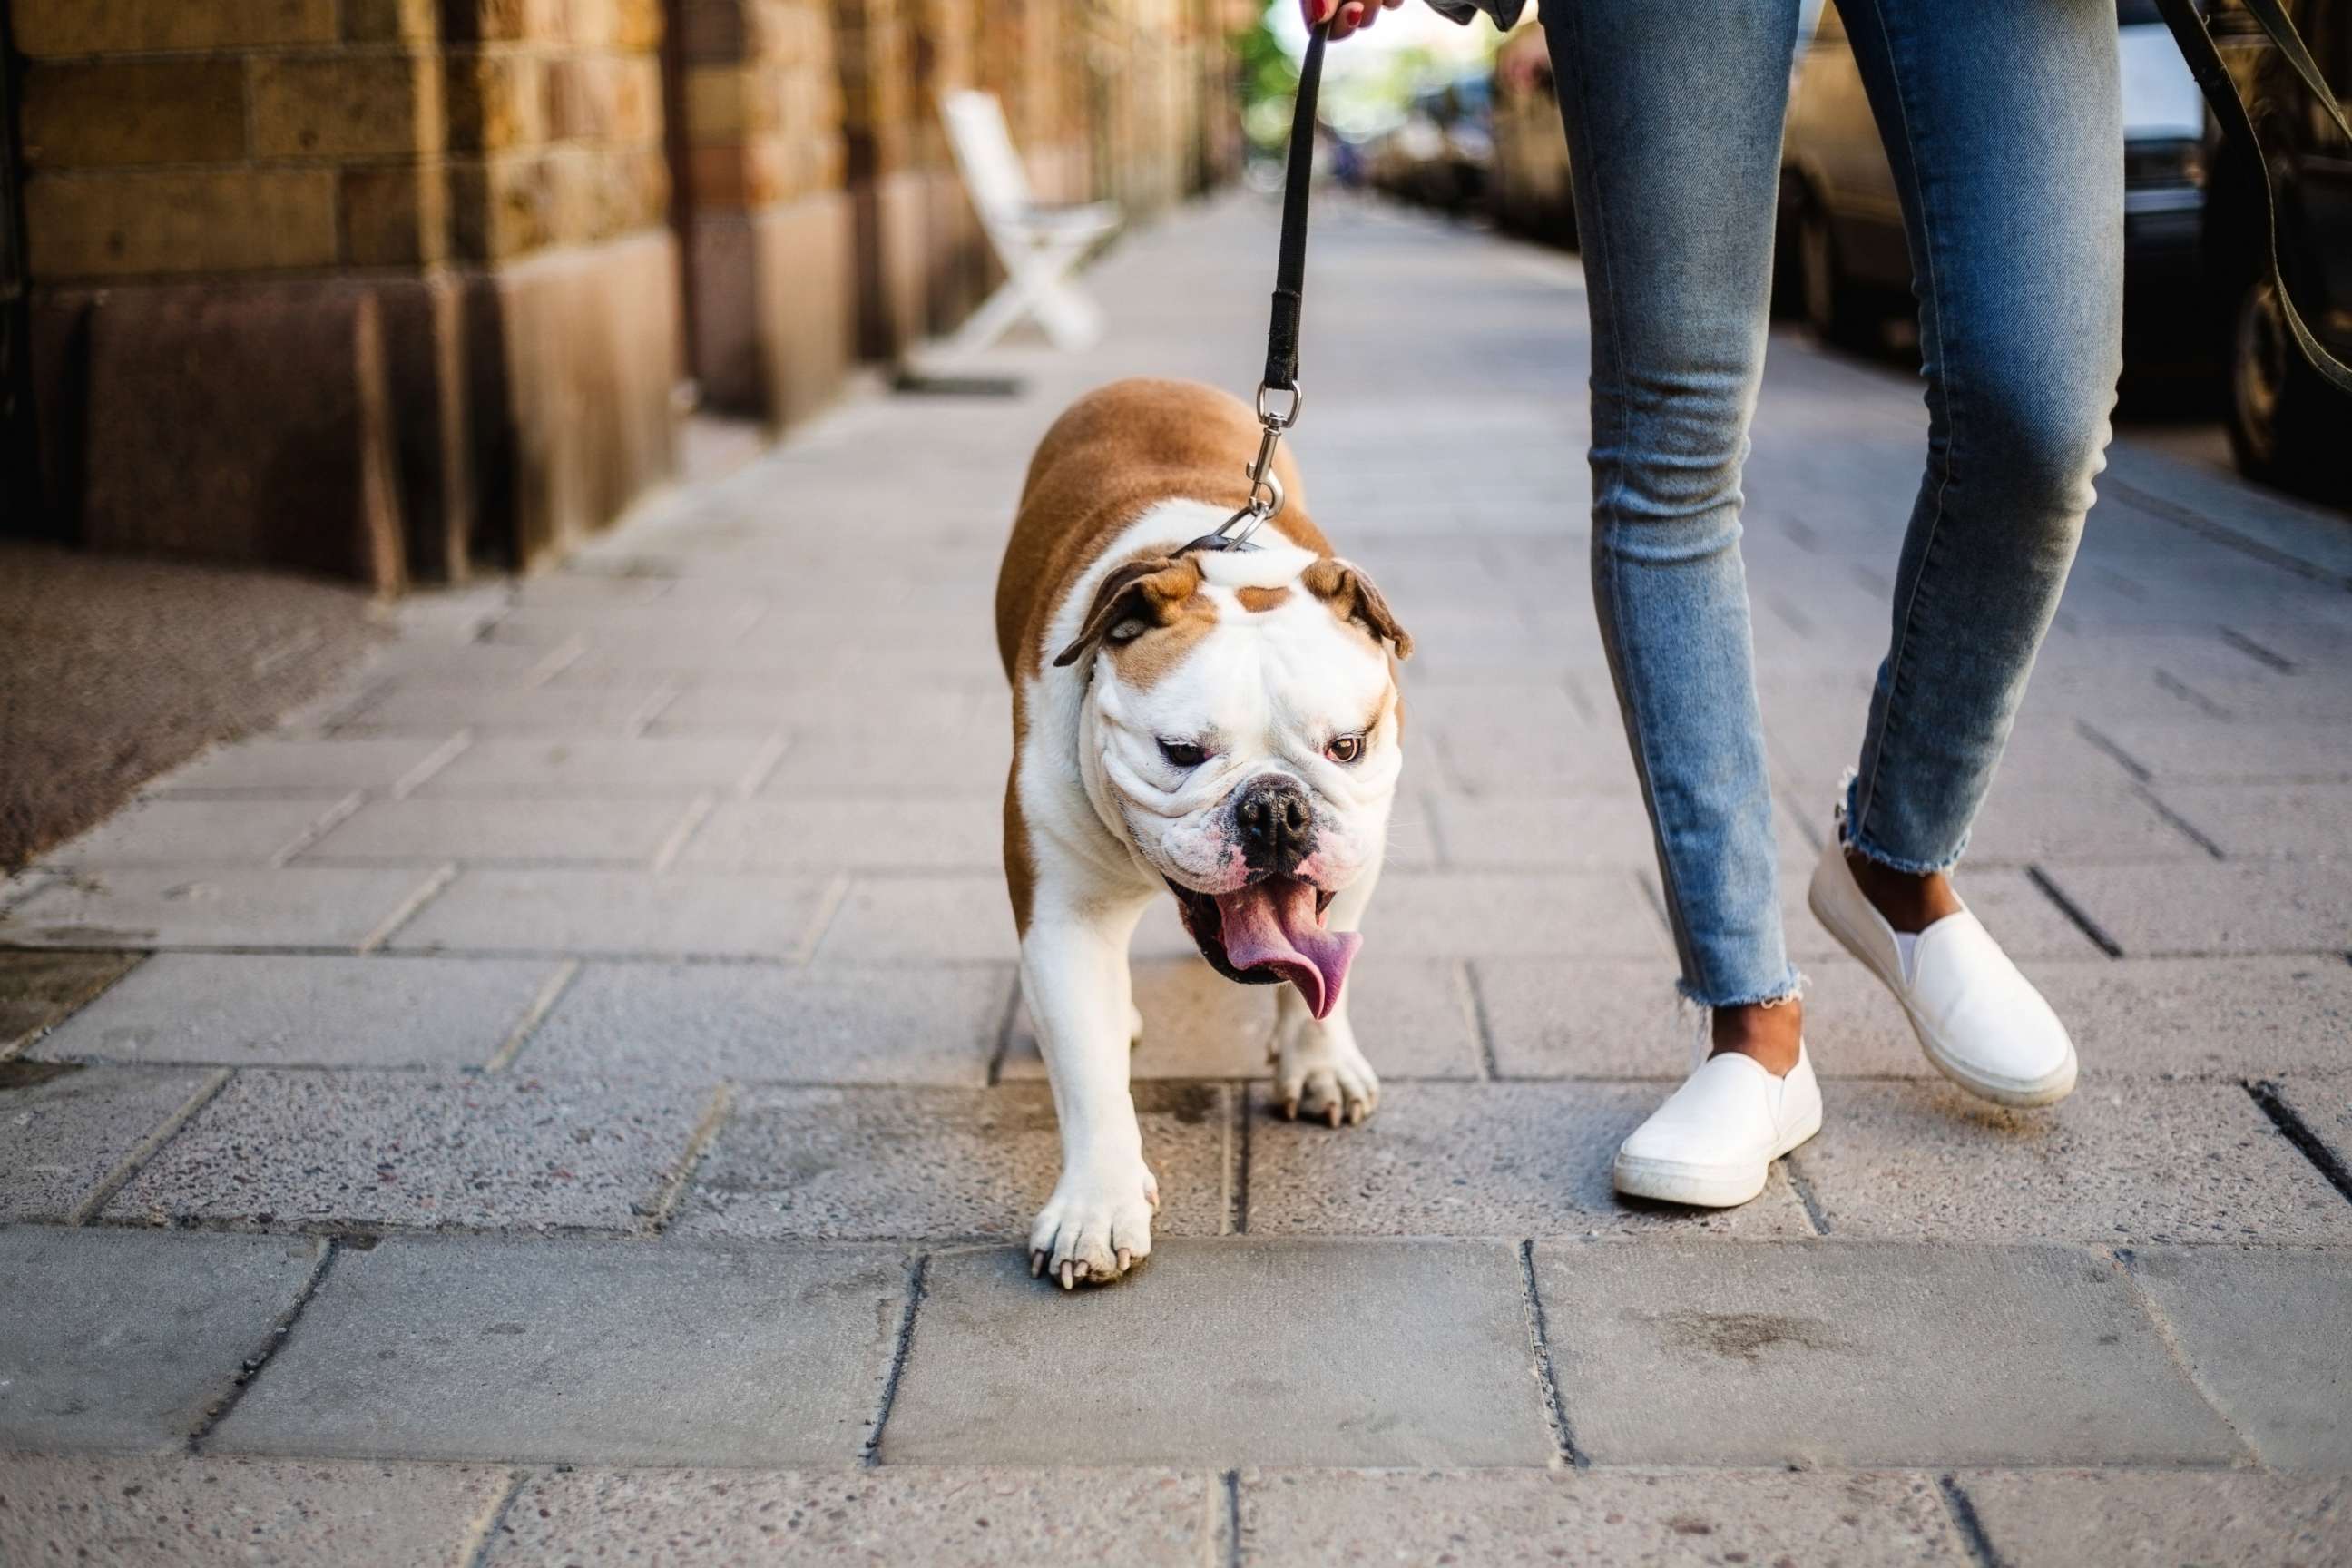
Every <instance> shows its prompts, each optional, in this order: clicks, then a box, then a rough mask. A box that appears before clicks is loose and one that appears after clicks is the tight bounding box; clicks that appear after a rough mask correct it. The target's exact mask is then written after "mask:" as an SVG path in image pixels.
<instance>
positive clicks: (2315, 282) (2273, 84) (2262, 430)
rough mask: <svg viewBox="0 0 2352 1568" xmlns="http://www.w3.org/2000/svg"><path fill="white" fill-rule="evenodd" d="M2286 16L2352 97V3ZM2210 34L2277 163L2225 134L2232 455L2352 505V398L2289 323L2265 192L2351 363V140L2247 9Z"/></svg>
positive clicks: (2333, 2)
mask: <svg viewBox="0 0 2352 1568" xmlns="http://www.w3.org/2000/svg"><path fill="white" fill-rule="evenodd" d="M2288 11H2289V13H2290V15H2291V16H2292V18H2293V20H2294V25H2295V28H2296V30H2297V31H2298V32H2300V33H2301V34H2302V35H2303V38H2304V42H2305V44H2307V45H2308V46H2310V48H2311V54H2312V58H2313V59H2314V60H2315V62H2316V63H2317V64H2318V66H2319V70H2320V74H2321V76H2323V77H2324V78H2326V82H2327V85H2328V88H2329V89H2331V90H2332V91H2333V92H2334V93H2335V94H2336V99H2337V100H2338V101H2339V102H2340V101H2342V100H2345V99H2346V98H2347V96H2352V0H2301V3H2300V4H2294V3H2290V5H2288ZM2212 27H2213V32H2214V34H2215V37H2216V41H2217V42H2218V43H2219V44H2220V46H2221V56H2222V58H2223V59H2224V61H2225V62H2226V63H2227V64H2228V65H2229V67H2230V74H2231V78H2232V79H2234V80H2235V81H2236V82H2237V84H2238V89H2239V91H2240V93H2241V94H2242V96H2243V97H2244V98H2245V100H2246V106H2247V112H2248V118H2250V119H2251V120H2252V121H2253V123H2254V131H2255V133H2256V134H2257V135H2259V136H2260V137H2261V138H2262V149H2261V153H2262V154H2263V155H2267V158H2268V160H2269V167H2268V170H2267V171H2265V169H2264V167H2263V157H2262V156H2261V155H2258V154H2257V153H2256V152H2255V150H2254V149H2252V148H2248V147H2241V146H2238V145H2236V144H2234V143H2231V142H2223V141H2222V140H2221V137H2220V135H2219V133H2218V132H2216V134H2215V136H2214V138H2213V141H2212V143H2211V163H2212V168H2213V178H2212V181H2211V184H2210V200H2209V202H2208V203H2207V205H2206V210H2205V214H2204V216H2205V228H2204V255H2203V261H2204V266H2205V268H2206V272H2207V274H2208V276H2209V277H2210V279H2212V283H2213V288H2212V290H2211V298H2212V300H2214V301H2215V303H2216V306H2217V308H2216V309H2215V310H2212V311H2211V312H2210V314H2209V315H2208V317H2207V321H2208V323H2209V324H2210V327H2211V328H2212V329H2213V335H2214V338H2215V339H2216V340H2217V343H2218V348H2219V353H2220V358H2221V363H2222V365H2223V366H2224V367H2225V376H2226V383H2227V386H2228V389H2229V395H2228V400H2227V402H2226V404H2225V405H2224V419H2225V420H2226V422H2227V424H2228V426H2229V431H2230V446H2231V451H2232V452H2233V453H2234V454H2235V455H2236V458H2237V460H2238V467H2239V468H2240V469H2241V470H2242V471H2243V472H2244V473H2245V474H2247V475H2248V476H2249V477H2251V478H2253V479H2263V480H2265V481H2268V482H2271V483H2275V484H2282V485H2286V486H2289V487H2291V488H2294V489H2305V490H2311V491H2315V492H2317V493H2323V494H2327V495H2331V496H2334V497H2344V496H2347V495H2352V450H2347V447H2352V397H2347V396H2346V395H2344V394H2343V393H2341V392H2338V391H2337V390H2336V388H2334V387H2332V386H2330V385H2328V384H2326V382H2324V381H2322V380H2320V379H2319V377H2318V376H2317V375H2316V374H2314V373H2313V372H2312V370H2311V368H2310V366H2309V365H2307V364H2306V363H2304V359H2303V356H2302V354H2301V353H2298V352H2297V350H2296V348H2295V345H2294V341H2293V339H2292V338H2291V337H2290V336H2289V335H2288V333H2287V330H2286V323H2285V321H2284V318H2283V317H2282V316H2281V315H2280V314H2279V309H2278V297H2277V295H2276V293H2275V292H2274V291H2273V289H2272V287H2271V279H2270V264H2269V263H2270V258H2269V255H2268V253H2267V250H2266V247H2265V241H2266V237H2267V236H2266V229H2265V227H2264V224H2263V191H2262V184H2261V182H2262V181H2263V178H2264V176H2265V173H2267V176H2268V178H2269V179H2270V181H2271V185H2272V189H2273V191H2274V192H2275V193H2276V199H2277V202H2278V245H2279V262H2280V265H2281V268H2282V269H2283V270H2284V272H2285V274H2286V280H2287V288H2288V289H2289V291H2290V292H2292V293H2293V294H2294V301H2295V307H2296V309H2297V310H2299V311H2300V312H2301V314H2302V316H2303V320H2304V324H2305V326H2307V327H2309V328H2310V329H2311V332H2312V335H2313V336H2314V337H2315V338H2317V339H2318V340H2319V341H2320V342H2321V343H2322V344H2323V345H2324V346H2325V347H2326V349H2327V350H2328V352H2329V353H2333V354H2334V355H2335V356H2336V358H2337V359H2339V360H2345V361H2347V362H2352V144H2347V142H2346V141H2345V139H2344V133H2343V132H2340V131H2338V130H2336V126H2335V124H2334V122H2333V121H2330V120H2329V119H2328V117H2327V115H2326V113H2325V112H2324V111H2323V110H2321V109H2320V107H2319V105H2318V104H2317V103H2316V102H2315V101H2314V100H2313V98H2312V95H2311V92H2310V89H2307V88H2305V86H2304V85H2303V81H2302V79H2300V78H2298V77H2297V76H2296V75H2295V74H2294V70H2293V69H2292V68H2290V67H2289V66H2288V65H2287V64H2286V62H2285V61H2284V59H2283V58H2280V56H2279V53H2278V51H2277V50H2276V49H2274V48H2273V47H2270V45H2269V43H2268V42H2267V40H2265V39H2264V38H2263V34H2262V30H2261V28H2260V27H2259V26H2256V25H2255V23H2254V21H2253V19H2252V17H2250V16H2247V15H2246V14H2245V12H2244V10H2243V9H2242V7H2240V6H2239V5H2236V4H2235V0H2224V3H2223V4H2221V5H2217V6H2216V7H2215V9H2214V13H2213V18H2212Z"/></svg>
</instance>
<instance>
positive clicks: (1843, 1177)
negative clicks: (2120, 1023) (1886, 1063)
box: [1791, 1079, 2352, 1244]
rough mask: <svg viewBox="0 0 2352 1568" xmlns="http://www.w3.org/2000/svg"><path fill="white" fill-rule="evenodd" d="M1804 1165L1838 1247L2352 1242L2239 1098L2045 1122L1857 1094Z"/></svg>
mask: <svg viewBox="0 0 2352 1568" xmlns="http://www.w3.org/2000/svg"><path fill="white" fill-rule="evenodd" d="M1823 1098H1824V1100H1826V1101H1827V1112H1826V1116H1825V1119H1824V1120H1823V1121H1822V1131H1821V1134H1820V1136H1819V1137H1817V1138H1815V1139H1814V1140H1813V1141H1812V1142H1810V1143H1808V1144H1806V1145H1805V1146H1804V1147H1803V1148H1802V1149H1800V1150H1798V1151H1797V1152H1796V1153H1795V1154H1794V1155H1792V1156H1791V1160H1792V1161H1793V1163H1794V1164H1795V1166H1796V1169H1797V1173H1798V1174H1799V1175H1800V1176H1801V1177H1802V1178H1803V1179H1804V1180H1805V1181H1806V1182H1807V1183H1808V1184H1810V1185H1811V1189H1812V1193H1813V1196H1814V1200H1815V1202H1816V1203H1817V1204H1818V1205H1819V1206H1820V1208H1821V1211H1822V1216H1823V1218H1824V1219H1826V1220H1827V1222H1828V1224H1829V1226H1830V1229H1831V1231H1832V1234H1834V1235H1837V1236H1840V1237H1873V1238H1899V1239H1904V1240H1914V1239H1916V1240H1927V1239H1929V1238H1933V1237H1944V1238H1948V1239H1952V1240H1967V1241H2026V1240H2050V1239H2070V1240H2080V1241H2086V1242H2099V1243H2105V1244H2121V1243H2126V1242H2144V1243H2153V1242H2168V1241H2169V1242H2189V1241H2253V1240H2260V1241H2269V1242H2300V1243H2331V1244H2345V1243H2352V1204H2347V1203H2346V1202H2345V1201H2344V1199H2343V1198H2342V1196H2341V1195H2339V1194H2337V1193H2336V1191H2335V1190H2334V1189H2333V1188H2331V1187H2329V1186H2328V1184H2327V1183H2326V1179H2325V1178H2323V1177H2322V1176H2321V1175H2320V1173H2318V1172H2317V1171H2315V1170H2314V1169H2313V1168H2312V1166H2311V1164H2310V1163H2309V1162H2308V1161H2306V1160H2305V1158H2304V1157H2303V1155H2302V1154H2301V1152H2298V1151H2297V1150H2296V1149H2295V1147H2294V1144H2292V1143H2290V1142H2287V1140H2286V1139H2285V1138H2284V1137H2282V1136H2281V1135H2280V1134H2279V1132H2278V1131H2277V1129H2276V1128H2274V1127H2273V1125H2272V1124H2271V1121H2270V1119H2269V1118H2268V1117H2266V1116H2264V1115H2263V1112H2262V1110H2261V1108H2260V1107H2258V1106H2257V1105H2255V1103H2254V1102H2253V1100H2252V1097H2251V1096H2249V1095H2248V1094H2247V1093H2246V1092H2245V1090H2244V1089H2242V1088H2240V1087H2239V1086H2237V1085H2235V1084H2226V1083H2225V1084H2211V1083H2163V1082H2149V1081H2146V1080H2129V1079H2105V1080H2101V1081H2097V1082H2086V1083H2084V1085H2082V1086H2081V1087H2080V1088H2078V1089H2076V1090H2075V1091H2074V1094H2073V1095H2072V1096H2071V1097H2070V1098H2068V1099H2067V1100H2063V1101H2062V1102H2060V1103H2059V1104H2058V1105H2056V1106H2053V1107H2051V1108H2050V1109H2048V1110H2003V1109H2001V1108H2000V1107H1999V1106H1996V1105H1992V1104H1990V1103H1988V1102H1987V1101H1984V1100H1978V1099H1976V1098H1975V1097H1974V1096H1972V1095H1969V1094H1966V1093H1964V1092H1962V1091H1961V1090H1959V1089H1954V1088H1950V1087H1948V1086H1944V1085H1931V1084H1924V1083H1922V1084H1875V1083H1856V1084H1844V1085H1840V1086H1838V1087H1837V1088H1836V1089H1835V1090H1834V1091H1833V1092H1831V1093H1828V1094H1825V1095H1824V1097H1823Z"/></svg>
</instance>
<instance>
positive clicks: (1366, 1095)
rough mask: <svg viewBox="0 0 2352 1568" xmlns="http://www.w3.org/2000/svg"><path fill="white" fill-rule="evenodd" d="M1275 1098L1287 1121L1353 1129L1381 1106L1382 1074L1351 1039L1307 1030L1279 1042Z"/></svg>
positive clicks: (1276, 1053) (1277, 1045)
mask: <svg viewBox="0 0 2352 1568" xmlns="http://www.w3.org/2000/svg"><path fill="white" fill-rule="evenodd" d="M1274 1100H1275V1103H1276V1104H1277V1105H1279V1106H1281V1107H1282V1114H1283V1118H1284V1120H1286V1121H1297V1120H1298V1118H1299V1117H1300V1116H1302V1115H1304V1116H1305V1117H1306V1118H1307V1120H1308V1121H1323V1122H1328V1123H1329V1124H1330V1125H1331V1126H1333V1127H1339V1126H1343V1125H1344V1126H1348V1127H1354V1126H1356V1125H1358V1124H1359V1123H1360V1122H1362V1121H1364V1120H1365V1119H1366V1118H1367V1117H1369V1116H1370V1115H1371V1113H1372V1112H1373V1111H1375V1110H1379V1109H1380V1108H1381V1079H1380V1075H1379V1074H1378V1073H1375V1072H1374V1071H1372V1064H1371V1063H1370V1062H1368V1061H1366V1060H1365V1059H1364V1053H1363V1052H1361V1051H1360V1050H1358V1049H1357V1048H1356V1047H1355V1046H1354V1045H1353V1044H1352V1043H1351V1042H1348V1041H1335V1040H1333V1039H1331V1038H1330V1037H1328V1035H1323V1034H1321V1033H1319V1032H1318V1031H1317V1030H1314V1029H1302V1030H1300V1031H1298V1032H1297V1034H1295V1035H1292V1036H1290V1037H1287V1038H1286V1039H1283V1040H1280V1041H1278V1042H1277V1043H1276V1050H1275V1060H1274Z"/></svg>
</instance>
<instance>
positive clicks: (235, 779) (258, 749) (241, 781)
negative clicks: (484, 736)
mask: <svg viewBox="0 0 2352 1568" xmlns="http://www.w3.org/2000/svg"><path fill="white" fill-rule="evenodd" d="M456 731H457V725H455V724H450V725H448V726H446V730H445V731H443V732H441V733H437V734H422V735H395V736H387V737H384V738H383V739H381V740H331V741H329V740H299V739H292V738H288V737H282V736H276V735H264V736H259V737H257V738H255V739H253V740H249V741H241V742H238V743H237V744H236V745H234V746H224V747H222V748H221V749H220V750H218V751H215V752H210V753H208V754H207V755H205V756H203V757H200V758H198V759H197V760H196V761H194V762H193V763H189V764H188V765H187V766H186V767H184V768H182V769H180V770H179V771H178V772H177V773H169V774H166V775H165V776H164V777H163V780H162V781H161V782H160V784H158V786H157V787H158V789H159V791H160V792H161V793H162V794H164V795H214V794H218V795H348V794H350V793H351V792H352V791H353V790H373V791H375V792H377V793H379V794H393V795H396V794H399V793H400V792H401V790H402V789H403V788H404V786H405V785H407V784H412V783H415V782H417V781H420V780H421V779H423V778H425V777H426V776H428V775H429V774H430V773H431V772H432V770H433V769H434V768H435V767H436V766H438V765H439V764H440V763H441V762H442V761H443V759H444V758H445V757H446V755H447V753H448V752H450V751H451V750H452V749H453V742H454V741H455V740H456Z"/></svg>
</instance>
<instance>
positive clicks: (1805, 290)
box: [1796, 197, 1883, 352]
mask: <svg viewBox="0 0 2352 1568" xmlns="http://www.w3.org/2000/svg"><path fill="white" fill-rule="evenodd" d="M1796 252H1797V290H1798V292H1797V299H1798V305H1799V313H1800V314H1801V316H1802V317H1803V319H1804V322H1805V324H1806V325H1807V326H1809V327H1811V328H1812V330H1813V332H1814V334H1815V335H1816V336H1818V337H1819V338H1820V339H1821V340H1822V342H1825V343H1830V344H1833V345H1834V346H1836V347H1838V348H1842V349H1855V350H1861V351H1864V352H1867V351H1869V350H1872V349H1875V348H1876V347H1877V346H1878V339H1879V328H1880V326H1881V325H1882V324H1883V318H1882V316H1881V315H1880V312H1879V310H1878V301H1877V300H1876V299H1875V298H1874V295H1873V293H1872V291H1871V290H1869V289H1866V288H1864V286H1863V285H1862V284H1860V283H1858V282H1856V281H1855V280H1854V279H1852V278H1849V277H1848V276H1846V271H1845V267H1844V264H1843V261H1842V260H1841V259H1840V258H1839V256H1838V244H1837V231H1836V230H1835V229H1834V228H1833V227H1832V226H1831V224H1830V216H1829V213H1828V211H1827V209H1826V208H1824V207H1823V206H1822V204H1821V202H1820V201H1819V200H1818V199H1814V198H1811V197H1808V198H1807V199H1806V200H1804V201H1803V202H1802V203H1801V204H1800V205H1799V206H1798V209H1797V244H1796Z"/></svg>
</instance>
